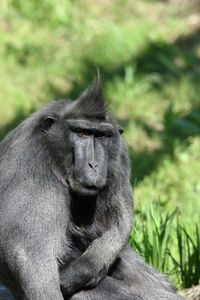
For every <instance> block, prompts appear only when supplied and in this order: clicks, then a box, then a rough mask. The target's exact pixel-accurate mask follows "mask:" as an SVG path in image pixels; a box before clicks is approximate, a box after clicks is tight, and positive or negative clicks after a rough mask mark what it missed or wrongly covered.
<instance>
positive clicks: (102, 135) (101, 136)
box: [95, 132, 105, 139]
mask: <svg viewBox="0 0 200 300" xmlns="http://www.w3.org/2000/svg"><path fill="white" fill-rule="evenodd" d="M95 137H96V138H98V139H102V138H104V137H105V134H104V132H96V133H95Z"/></svg>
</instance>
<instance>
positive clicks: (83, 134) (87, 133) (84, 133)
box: [76, 131, 89, 138]
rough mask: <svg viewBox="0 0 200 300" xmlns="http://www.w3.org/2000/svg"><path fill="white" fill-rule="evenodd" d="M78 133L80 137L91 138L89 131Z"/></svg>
mask: <svg viewBox="0 0 200 300" xmlns="http://www.w3.org/2000/svg"><path fill="white" fill-rule="evenodd" d="M76 133H77V135H78V136H79V137H84V138H87V137H88V136H89V132H87V131H77V132H76Z"/></svg>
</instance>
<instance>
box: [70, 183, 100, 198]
mask: <svg viewBox="0 0 200 300" xmlns="http://www.w3.org/2000/svg"><path fill="white" fill-rule="evenodd" d="M69 186H70V189H71V191H72V192H74V193H76V194H78V195H81V196H97V195H98V193H99V189H98V188H97V187H95V186H89V185H84V184H82V183H80V182H77V181H72V180H69Z"/></svg>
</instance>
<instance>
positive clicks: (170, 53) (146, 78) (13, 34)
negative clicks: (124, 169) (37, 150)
mask: <svg viewBox="0 0 200 300" xmlns="http://www.w3.org/2000/svg"><path fill="white" fill-rule="evenodd" d="M96 66H98V67H99V68H100V71H101V74H102V80H103V89H104V95H105V98H106V100H107V102H108V104H109V107H110V110H111V112H112V113H113V115H114V116H115V117H116V118H117V120H118V122H119V124H120V125H121V126H123V128H124V129H125V132H124V139H125V142H126V144H127V146H128V149H129V154H130V158H131V167H132V172H131V183H132V185H133V186H135V193H134V194H135V209H136V216H135V228H134V230H133V233H132V235H131V238H130V244H131V245H132V246H134V247H135V248H136V249H137V250H138V251H139V252H140V253H141V254H142V255H143V256H144V257H145V259H146V261H147V262H148V263H149V264H151V265H153V266H155V267H157V268H158V269H159V270H160V271H162V272H165V273H169V274H171V280H172V281H173V283H174V284H175V285H176V287H177V288H182V287H190V286H192V285H196V284H198V283H199V281H200V270H199V269H200V268H199V266H200V235H199V228H198V226H199V221H200V140H199V135H200V1H199V0H169V1H167V0H166V1H164V0H163V1H161V0H160V1H159V0H157V1H156V0H138V1H134V0H71V1H70V0H45V1H39V0H28V1H24V0H23V1H22V0H1V2H0V139H2V138H4V137H5V136H6V134H7V133H8V132H9V131H10V130H12V129H13V128H14V127H15V126H16V125H17V124H18V123H19V122H21V121H22V120H23V119H24V118H25V117H26V116H28V115H29V114H30V113H31V112H33V111H34V110H36V109H38V108H39V107H41V106H42V105H44V104H45V103H47V102H48V101H49V100H52V99H59V98H66V97H69V98H72V99H75V98H76V97H78V95H79V94H80V93H81V91H82V90H83V89H84V88H85V87H86V86H87V84H88V83H91V81H92V80H93V78H94V76H95V74H96Z"/></svg>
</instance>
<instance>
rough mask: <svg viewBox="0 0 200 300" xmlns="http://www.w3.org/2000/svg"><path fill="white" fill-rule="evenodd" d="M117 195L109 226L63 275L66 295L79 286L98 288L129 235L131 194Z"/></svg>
mask: <svg viewBox="0 0 200 300" xmlns="http://www.w3.org/2000/svg"><path fill="white" fill-rule="evenodd" d="M125 196H126V199H124V198H121V197H122V194H121V197H119V194H118V197H116V199H114V201H113V203H115V207H113V208H112V209H113V210H112V213H111V215H110V216H109V220H108V222H109V223H110V227H109V229H108V230H107V231H106V232H104V233H103V234H102V236H101V237H99V238H97V239H95V240H94V241H93V242H92V243H91V244H90V246H89V247H88V248H87V250H86V251H85V252H84V253H83V254H82V255H81V256H80V257H79V258H78V259H77V260H75V261H74V262H73V263H72V264H70V265H69V267H67V268H66V269H65V270H62V273H61V274H60V284H61V290H62V292H63V294H65V295H68V294H72V293H74V292H75V291H77V290H79V289H80V288H84V287H95V286H96V285H97V284H98V283H99V282H100V281H101V279H102V278H103V277H104V276H105V275H106V274H107V272H108V270H109V268H110V267H111V266H112V264H113V262H114V261H115V260H116V258H117V257H118V255H119V253H120V251H121V250H122V248H123V246H124V245H125V243H126V242H127V239H128V237H129V234H130V231H131V228H132V223H133V208H132V196H131V193H130V191H129V192H126V193H123V197H125Z"/></svg>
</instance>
